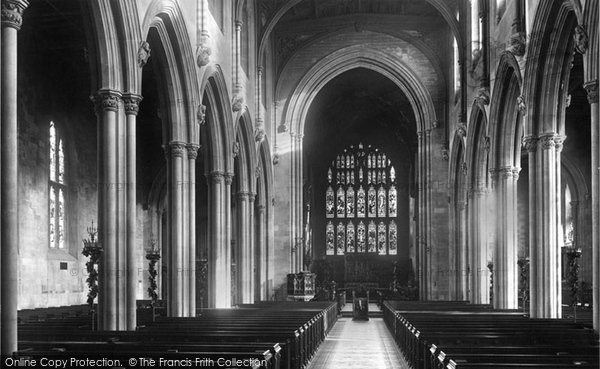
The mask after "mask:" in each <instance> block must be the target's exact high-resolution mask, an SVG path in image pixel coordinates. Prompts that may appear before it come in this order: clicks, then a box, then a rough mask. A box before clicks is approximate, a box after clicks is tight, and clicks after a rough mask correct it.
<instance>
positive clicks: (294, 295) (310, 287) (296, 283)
mask: <svg viewBox="0 0 600 369" xmlns="http://www.w3.org/2000/svg"><path fill="white" fill-rule="evenodd" d="M287 294H288V300H289V301H310V300H311V299H313V298H314V297H315V274H314V273H310V272H300V273H291V274H288V275H287Z"/></svg>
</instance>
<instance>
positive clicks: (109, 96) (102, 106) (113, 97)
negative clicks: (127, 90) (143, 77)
mask: <svg viewBox="0 0 600 369" xmlns="http://www.w3.org/2000/svg"><path fill="white" fill-rule="evenodd" d="M91 100H92V102H93V103H94V108H95V110H96V114H101V113H102V112H104V111H118V110H119V104H120V102H121V93H120V92H117V91H112V90H101V91H98V93H96V95H94V96H92V97H91Z"/></svg>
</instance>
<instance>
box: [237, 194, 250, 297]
mask: <svg viewBox="0 0 600 369" xmlns="http://www.w3.org/2000/svg"><path fill="white" fill-rule="evenodd" d="M250 209H251V208H250V192H248V191H240V192H238V193H237V213H238V214H237V215H238V237H237V240H238V250H240V252H239V254H238V276H239V278H238V280H239V283H238V291H239V295H238V296H240V300H241V302H242V303H244V304H251V303H253V302H254V283H253V280H254V274H253V268H252V266H253V264H254V263H253V262H252V258H253V253H252V248H251V242H250Z"/></svg>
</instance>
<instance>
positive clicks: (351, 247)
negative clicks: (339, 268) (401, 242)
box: [325, 143, 398, 255]
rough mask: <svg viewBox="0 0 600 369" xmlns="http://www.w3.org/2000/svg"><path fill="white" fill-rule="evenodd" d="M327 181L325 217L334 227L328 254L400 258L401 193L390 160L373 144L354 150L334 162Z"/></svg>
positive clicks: (330, 231)
mask: <svg viewBox="0 0 600 369" xmlns="http://www.w3.org/2000/svg"><path fill="white" fill-rule="evenodd" d="M327 181H328V186H327V189H326V193H325V216H326V218H332V219H335V221H334V222H335V226H334V222H332V221H329V222H328V223H327V225H326V230H325V234H326V242H325V244H326V248H327V249H326V254H327V255H344V254H346V253H376V254H379V255H396V253H397V228H396V223H395V221H394V219H395V218H396V217H397V215H398V199H397V197H398V193H397V190H396V171H395V169H394V167H393V165H392V163H391V160H389V158H388V156H387V155H386V154H385V153H383V152H381V151H380V150H378V149H376V148H374V147H372V146H371V145H369V146H368V147H364V146H363V144H362V143H360V144H359V145H358V146H354V145H352V146H350V147H349V148H348V149H345V150H344V151H343V152H342V153H340V154H339V155H337V156H336V157H335V160H333V161H332V162H331V165H330V166H329V168H328V169H327ZM334 188H335V190H334ZM354 218H359V219H357V222H358V223H355V222H354V221H353V219H354ZM334 227H335V229H334Z"/></svg>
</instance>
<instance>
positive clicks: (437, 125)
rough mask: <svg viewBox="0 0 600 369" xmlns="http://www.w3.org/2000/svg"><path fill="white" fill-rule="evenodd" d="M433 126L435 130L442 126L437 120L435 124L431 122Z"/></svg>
mask: <svg viewBox="0 0 600 369" xmlns="http://www.w3.org/2000/svg"><path fill="white" fill-rule="evenodd" d="M431 126H432V127H433V128H437V127H439V126H440V121H439V120H437V119H435V120H434V121H433V122H431Z"/></svg>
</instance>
